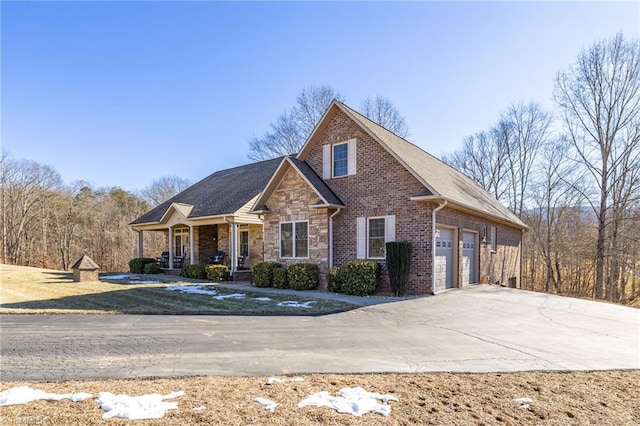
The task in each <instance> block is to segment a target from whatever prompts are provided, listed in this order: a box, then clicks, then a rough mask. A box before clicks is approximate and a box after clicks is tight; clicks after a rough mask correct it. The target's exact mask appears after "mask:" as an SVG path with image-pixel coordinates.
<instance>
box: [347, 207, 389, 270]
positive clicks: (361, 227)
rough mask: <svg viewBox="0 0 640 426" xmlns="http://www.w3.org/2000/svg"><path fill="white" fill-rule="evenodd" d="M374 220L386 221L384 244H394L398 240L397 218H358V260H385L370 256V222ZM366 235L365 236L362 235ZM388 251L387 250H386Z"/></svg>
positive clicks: (384, 257)
mask: <svg viewBox="0 0 640 426" xmlns="http://www.w3.org/2000/svg"><path fill="white" fill-rule="evenodd" d="M372 219H384V243H385V245H386V244H387V243H391V242H394V241H395V240H396V217H395V215H387V216H368V217H359V218H357V222H358V223H357V225H358V226H357V230H356V234H357V235H356V239H357V241H356V243H357V256H356V257H357V258H358V259H371V260H384V259H386V256H383V257H373V256H371V255H370V254H369V222H370V220H372ZM362 233H364V235H362ZM385 251H386V249H385Z"/></svg>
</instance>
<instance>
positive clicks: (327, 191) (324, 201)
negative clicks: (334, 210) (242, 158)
mask: <svg viewBox="0 0 640 426" xmlns="http://www.w3.org/2000/svg"><path fill="white" fill-rule="evenodd" d="M290 168H293V169H294V170H295V171H296V172H297V173H298V174H299V175H300V177H302V179H304V181H305V182H306V183H307V185H309V187H310V188H311V189H313V191H314V192H315V193H316V194H317V195H318V197H320V200H321V203H319V204H317V205H315V206H314V207H344V203H343V202H342V201H341V200H340V198H338V196H337V195H336V194H335V193H334V192H333V191H332V190H331V188H329V187H328V186H327V184H326V183H325V182H324V180H322V179H321V178H320V176H318V175H317V173H316V172H314V171H313V169H312V168H311V167H309V165H308V164H307V163H305V162H304V161H300V160H298V159H297V158H295V157H293V156H287V157H284V158H283V159H282V162H281V163H280V165H279V166H278V168H277V169H276V171H275V173H274V174H273V177H272V178H271V179H270V180H269V183H268V184H267V185H266V187H265V188H264V191H262V193H261V194H260V196H259V197H258V199H257V200H256V203H255V205H254V208H253V209H252V210H251V211H252V212H253V213H262V212H266V211H268V210H269V209H268V208H267V206H266V202H267V200H268V199H269V197H270V196H271V194H273V191H275V190H276V188H277V187H278V184H279V183H280V181H281V180H282V178H283V177H284V175H285V174H286V172H287V171H288V170H289V169H290Z"/></svg>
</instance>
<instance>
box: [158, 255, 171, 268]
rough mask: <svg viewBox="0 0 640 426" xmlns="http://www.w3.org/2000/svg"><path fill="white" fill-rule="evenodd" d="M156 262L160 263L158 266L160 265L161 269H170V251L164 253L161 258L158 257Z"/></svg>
mask: <svg viewBox="0 0 640 426" xmlns="http://www.w3.org/2000/svg"><path fill="white" fill-rule="evenodd" d="M156 260H157V261H158V265H160V267H161V268H168V267H169V252H168V251H163V252H162V254H161V255H160V257H156Z"/></svg>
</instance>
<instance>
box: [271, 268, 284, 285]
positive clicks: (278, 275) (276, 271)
mask: <svg viewBox="0 0 640 426" xmlns="http://www.w3.org/2000/svg"><path fill="white" fill-rule="evenodd" d="M272 271H273V286H274V287H275V288H287V286H288V283H287V267H286V266H276V267H274V268H273V269H272Z"/></svg>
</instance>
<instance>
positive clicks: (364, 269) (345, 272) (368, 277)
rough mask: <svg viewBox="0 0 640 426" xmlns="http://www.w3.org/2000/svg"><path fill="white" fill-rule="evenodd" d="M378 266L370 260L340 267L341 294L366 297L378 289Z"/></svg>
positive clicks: (357, 261)
mask: <svg viewBox="0 0 640 426" xmlns="http://www.w3.org/2000/svg"><path fill="white" fill-rule="evenodd" d="M379 270H380V266H379V265H378V264H377V263H376V262H374V261H371V260H356V261H354V262H347V263H345V264H344V265H342V266H341V267H340V274H339V275H340V278H341V279H340V283H341V287H342V292H343V293H345V294H352V295H354V296H368V295H371V294H373V293H375V291H376V289H377V287H378V271H379Z"/></svg>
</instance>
